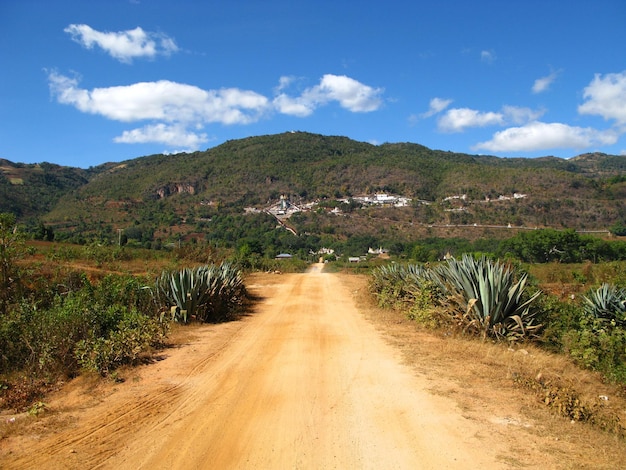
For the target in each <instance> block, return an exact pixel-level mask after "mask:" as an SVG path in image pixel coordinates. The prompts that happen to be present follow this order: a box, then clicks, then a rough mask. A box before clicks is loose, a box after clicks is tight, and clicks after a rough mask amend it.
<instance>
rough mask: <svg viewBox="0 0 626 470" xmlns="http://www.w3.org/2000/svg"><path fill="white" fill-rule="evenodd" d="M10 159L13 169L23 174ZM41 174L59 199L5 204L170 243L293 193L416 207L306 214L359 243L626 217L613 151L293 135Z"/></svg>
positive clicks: (65, 225)
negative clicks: (419, 231) (531, 155)
mask: <svg viewBox="0 0 626 470" xmlns="http://www.w3.org/2000/svg"><path fill="white" fill-rule="evenodd" d="M9 163H10V162H9ZM9 163H7V162H5V163H4V165H3V169H5V168H9V167H11V165H9ZM41 166H43V164H42V165H41ZM41 166H40V167H41ZM14 167H15V165H13V166H12V167H11V168H14ZM53 169H54V171H52V170H53ZM31 170H32V171H31V173H30V176H29V178H31V179H28V181H29V185H28V187H29V188H34V187H41V188H44V189H42V191H44V190H45V191H48V192H49V194H52V195H51V196H50V197H49V200H50V203H49V204H48V205H45V206H44V207H43V208H41V207H39V206H37V207H38V208H39V209H40V210H39V212H36V211H34V208H33V207H32V199H28V198H26V199H27V200H28V201H29V202H30V203H31V206H29V205H28V203H27V202H26V201H24V200H23V203H22V204H21V205H20V202H19V201H15V202H14V203H12V206H9V205H7V204H5V206H7V208H9V210H10V207H13V208H14V210H15V208H17V213H18V214H19V215H26V214H31V213H37V214H38V215H41V216H42V218H43V219H44V220H45V221H46V223H47V224H50V225H53V226H55V227H57V229H59V230H61V231H62V230H67V231H72V230H73V231H76V230H78V231H83V232H84V231H95V232H96V233H98V232H99V233H101V234H105V235H107V234H108V235H110V234H111V233H114V231H115V229H117V228H128V227H135V228H136V227H139V228H140V229H141V230H142V231H143V232H144V233H146V232H150V233H151V234H152V236H156V235H158V236H159V237H161V238H167V237H168V236H173V235H177V236H178V234H180V233H181V232H182V233H183V234H185V233H191V232H206V231H210V229H211V228H210V226H208V225H207V224H208V220H209V219H212V218H215V217H221V216H224V215H231V216H235V215H238V214H242V213H243V210H244V208H245V207H256V208H257V209H262V208H264V207H267V206H268V205H269V204H270V203H273V202H274V203H275V202H278V200H279V198H280V196H281V195H286V196H287V198H288V199H289V200H290V201H291V202H293V203H295V204H298V205H302V204H305V203H307V202H312V201H318V202H319V201H326V203H327V205H328V203H329V201H330V200H333V199H344V200H345V199H346V198H350V197H354V196H360V195H367V194H369V195H371V194H374V193H377V192H384V193H388V194H396V195H401V196H405V197H408V198H411V199H412V200H413V202H412V204H411V205H410V206H408V207H404V208H395V209H390V208H386V209H380V208H370V209H367V210H360V211H352V212H350V213H349V214H347V215H346V216H345V217H343V218H338V217H332V216H331V215H329V214H327V213H326V211H324V210H315V211H312V212H307V213H301V214H298V216H297V217H295V218H292V219H293V220H292V221H291V222H290V223H291V224H292V225H293V226H294V227H295V228H297V229H300V231H308V232H310V231H311V230H313V231H315V232H317V233H319V232H320V230H321V229H322V228H324V227H326V229H324V230H326V233H331V232H333V231H334V232H335V233H337V232H336V228H328V226H334V227H343V228H340V229H339V232H341V233H342V234H343V235H344V236H349V235H353V234H355V233H369V234H376V233H380V232H381V230H385V229H387V230H388V229H389V225H390V224H389V223H388V222H384V223H381V220H380V219H381V218H382V219H384V220H388V219H390V218H391V219H392V220H395V221H396V222H397V223H398V230H399V231H400V232H404V236H406V237H410V236H414V235H415V234H411V233H408V232H410V231H411V230H413V229H411V228H409V227H415V225H416V224H430V225H432V224H470V225H472V224H477V225H483V224H500V225H508V224H512V225H514V226H551V227H556V228H563V227H570V228H576V229H606V228H607V227H609V226H611V225H613V224H615V223H618V222H620V223H621V222H623V221H624V220H625V219H626V206H625V203H624V200H625V199H626V198H625V196H626V157H624V156H611V155H604V154H586V155H581V156H578V157H576V158H573V159H569V160H564V159H560V158H554V157H545V158H539V159H505V158H498V157H492V156H491V157H490V156H476V155H466V154H457V153H452V152H444V151H437V150H431V149H428V148H426V147H424V146H421V145H418V144H412V143H388V144H383V145H378V146H375V145H371V144H368V143H363V142H356V141H354V140H351V139H348V138H346V137H339V136H322V135H316V134H309V133H304V132H290V133H284V134H277V135H269V136H259V137H250V138H245V139H241V140H233V141H228V142H226V143H224V144H222V145H220V146H217V147H215V148H212V149H209V150H207V151H204V152H195V153H192V154H186V153H183V154H178V155H152V156H146V157H141V158H137V159H133V160H128V161H125V162H122V163H119V164H106V165H101V166H99V167H96V168H92V169H90V170H89V171H84V170H77V169H71V168H65V169H62V170H61V169H59V168H52V167H51V166H50V167H48V170H47V171H48V173H45V172H44V173H45V174H48V175H54V178H56V179H55V180H54V181H53V182H51V180H49V179H45V178H44V179H43V180H42V181H40V185H39V186H38V183H37V181H38V180H35V179H34V178H35V177H34V176H33V175H35V174H36V171H39V170H38V169H37V168H35V167H33V168H31ZM5 175H6V171H5ZM48 178H51V176H49V177H48ZM2 181H4V183H2V184H0V190H4V191H5V192H4V193H3V195H4V194H9V193H10V191H8V190H7V189H6V187H7V185H9V186H10V190H14V189H15V187H16V185H15V184H13V185H11V183H7V182H6V181H8V180H7V178H6V176H5V177H4V180H0V182H2ZM25 181H26V179H25ZM31 181H32V183H31ZM2 188H4V189H2ZM51 188H54V189H55V190H54V191H51ZM45 191H44V192H45ZM47 194H48V193H47ZM29 197H30V196H29ZM57 200H58V202H57V203H56V204H55V203H54V202H55V201H57ZM418 200H419V201H422V202H417V201H418ZM426 202H428V203H429V204H427V203H426ZM335 205H337V204H335ZM332 207H333V205H332V203H331V204H330V206H329V208H332ZM7 208H5V207H4V206H3V207H2V208H1V210H7ZM48 208H49V209H50V210H47V209H48ZM344 209H345V206H344Z"/></svg>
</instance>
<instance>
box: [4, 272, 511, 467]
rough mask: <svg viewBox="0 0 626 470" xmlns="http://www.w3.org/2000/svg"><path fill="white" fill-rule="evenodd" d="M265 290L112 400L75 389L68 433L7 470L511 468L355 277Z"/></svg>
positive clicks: (46, 439) (18, 455)
mask: <svg viewBox="0 0 626 470" xmlns="http://www.w3.org/2000/svg"><path fill="white" fill-rule="evenodd" d="M252 279H253V281H254V280H256V281H254V282H256V284H253V285H249V289H250V290H251V291H253V292H255V293H256V294H257V295H260V296H262V297H263V299H262V300H261V301H260V302H259V303H258V305H257V306H256V307H255V309H254V312H252V313H251V314H250V315H249V316H247V317H245V318H243V319H242V320H241V321H237V322H232V323H229V324H225V325H217V326H207V327H206V329H201V330H199V333H198V336H197V337H196V338H194V340H192V341H191V342H190V344H188V345H185V346H184V347H180V348H178V349H171V350H168V351H166V352H165V354H164V356H165V357H164V358H163V360H161V361H159V362H158V363H156V364H152V365H150V366H146V367H143V368H141V370H140V371H138V372H136V374H137V375H136V376H133V377H132V378H129V379H127V380H126V382H125V383H123V384H120V385H119V386H117V387H116V388H115V389H113V390H107V391H106V396H96V395H91V397H90V398H89V399H86V398H84V397H83V398H79V397H78V396H77V397H74V396H72V393H71V392H68V391H65V392H64V394H62V395H61V396H58V397H56V398H54V399H53V400H51V401H50V403H49V407H50V409H51V412H56V413H58V415H59V416H66V419H65V420H64V421H59V422H58V423H57V424H56V426H59V423H61V422H62V424H63V426H62V427H60V428H59V430H58V431H56V432H52V433H51V432H50V431H49V430H42V434H41V436H40V437H38V436H34V437H33V436H31V437H29V438H25V439H23V440H22V441H20V442H19V445H13V446H12V448H11V449H10V451H9V452H7V449H6V448H5V449H2V448H0V451H2V454H0V458H1V460H0V467H1V468H47V469H51V468H70V469H72V468H76V469H78V468H80V469H84V468H102V469H109V468H111V469H113V468H114V469H140V468H144V469H205V468H206V469H209V468H210V469H420V468H424V469H446V468H448V469H454V468H459V469H460V468H462V469H468V468H482V469H489V468H508V467H507V465H506V464H505V460H503V458H502V455H506V454H507V452H508V449H506V448H501V447H500V448H499V447H498V446H497V445H496V444H495V440H494V441H492V440H491V439H489V437H488V436H486V435H485V434H484V433H483V432H482V430H481V429H480V427H479V424H478V423H477V422H476V421H474V420H470V419H467V418H464V417H463V416H462V415H463V414H462V412H461V410H459V409H458V408H457V406H456V405H455V403H454V402H453V401H452V400H451V399H450V398H447V397H445V396H436V395H433V394H432V393H430V392H428V389H429V387H431V386H432V383H428V381H427V379H426V378H421V377H420V376H419V375H417V374H415V373H414V372H413V371H411V370H410V369H408V368H407V367H406V366H404V365H402V362H401V358H400V357H399V353H398V352H397V351H396V350H395V349H393V348H392V347H391V346H389V345H388V344H387V343H386V342H385V341H384V340H383V339H382V338H381V336H380V334H379V333H378V332H377V331H376V330H375V328H374V327H373V326H372V325H371V324H370V323H368V322H367V320H365V319H364V317H363V316H362V315H361V314H360V313H359V311H358V310H357V308H356V307H355V303H354V298H353V292H351V291H350V290H349V289H348V287H347V286H346V285H345V284H344V283H343V282H342V281H341V276H339V275H334V274H323V273H321V271H320V266H319V265H317V266H315V267H314V268H313V269H312V270H311V271H310V272H309V273H306V274H283V275H273V276H260V277H257V278H252ZM81 400H82V401H81ZM67 417H69V418H67ZM53 425H54V421H53V422H51V423H50V424H48V426H53ZM44 431H45V432H44ZM481 436H482V437H481Z"/></svg>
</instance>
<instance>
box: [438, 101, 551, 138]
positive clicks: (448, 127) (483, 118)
mask: <svg viewBox="0 0 626 470" xmlns="http://www.w3.org/2000/svg"><path fill="white" fill-rule="evenodd" d="M431 106H432V104H431ZM543 114H544V111H535V110H532V109H530V108H522V107H519V106H508V105H507V106H503V107H502V110H501V111H499V112H493V111H488V112H483V111H478V110H475V109H470V108H453V109H450V110H448V111H447V112H446V113H445V114H444V115H442V116H441V117H440V118H439V120H438V121H437V127H438V129H439V130H440V131H441V132H463V131H465V130H466V129H468V128H471V127H486V126H505V125H508V124H525V123H527V122H529V121H534V120H536V119H538V118H539V117H541V116H542V115H543Z"/></svg>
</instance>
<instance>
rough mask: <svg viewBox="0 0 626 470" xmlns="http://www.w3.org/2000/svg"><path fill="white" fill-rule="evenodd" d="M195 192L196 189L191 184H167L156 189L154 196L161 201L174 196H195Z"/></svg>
mask: <svg viewBox="0 0 626 470" xmlns="http://www.w3.org/2000/svg"><path fill="white" fill-rule="evenodd" d="M196 191H197V187H196V185H195V184H192V183H169V184H167V185H165V186H161V187H160V188H158V189H157V190H156V195H157V197H158V198H159V199H163V198H166V197H168V196H172V195H174V194H181V193H187V194H196Z"/></svg>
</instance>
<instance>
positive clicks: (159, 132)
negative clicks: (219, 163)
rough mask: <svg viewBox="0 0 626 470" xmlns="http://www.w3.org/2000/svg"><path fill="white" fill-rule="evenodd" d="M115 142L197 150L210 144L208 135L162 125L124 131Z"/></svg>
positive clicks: (180, 126)
mask: <svg viewBox="0 0 626 470" xmlns="http://www.w3.org/2000/svg"><path fill="white" fill-rule="evenodd" d="M113 141H114V142H117V143H124V144H145V143H161V144H165V145H169V146H183V147H186V148H189V149H197V148H198V147H200V145H201V144H204V143H206V142H208V138H207V135H206V134H204V133H203V134H196V133H195V132H190V131H188V130H187V129H186V128H185V127H184V126H182V125H171V126H170V125H167V124H163V123H160V124H154V125H147V126H144V127H142V128H139V129H133V130H130V131H124V132H123V133H122V135H121V136H119V137H115V138H114V139H113Z"/></svg>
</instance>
